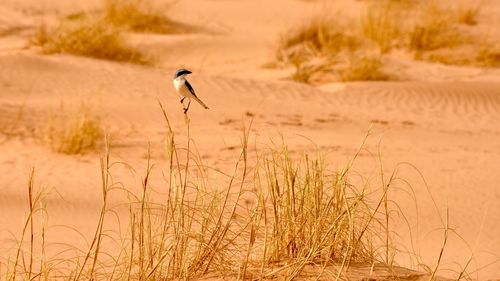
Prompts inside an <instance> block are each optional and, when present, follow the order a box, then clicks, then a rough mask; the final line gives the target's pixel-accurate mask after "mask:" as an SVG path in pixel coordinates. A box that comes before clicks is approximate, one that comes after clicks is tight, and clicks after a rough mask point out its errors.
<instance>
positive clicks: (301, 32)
mask: <svg viewBox="0 0 500 281" xmlns="http://www.w3.org/2000/svg"><path fill="white" fill-rule="evenodd" d="M346 30H348V29H346V28H345V27H344V26H343V25H341V24H339V23H338V22H336V21H334V20H332V19H330V18H326V17H318V18H316V19H313V20H312V21H310V22H309V23H308V24H306V25H304V26H301V27H299V28H297V29H294V30H292V31H290V32H289V33H287V34H286V35H284V36H282V38H281V41H280V43H279V47H278V51H277V54H276V57H277V60H278V62H280V63H282V64H284V65H293V66H294V67H295V70H296V71H295V74H293V76H292V79H294V80H296V81H299V82H306V83H308V82H310V80H311V78H312V77H313V76H314V75H315V74H316V73H319V72H323V71H325V70H327V69H329V68H330V67H329V66H330V65H332V64H333V62H334V61H335V60H337V58H338V57H340V56H343V55H345V54H347V53H351V52H353V51H355V50H357V49H358V48H360V46H361V44H362V41H361V40H359V38H358V37H357V36H356V35H355V34H354V33H349V32H346Z"/></svg>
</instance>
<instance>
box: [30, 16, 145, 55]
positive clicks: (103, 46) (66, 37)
mask: <svg viewBox="0 0 500 281" xmlns="http://www.w3.org/2000/svg"><path fill="white" fill-rule="evenodd" d="M32 43H33V44H36V45H39V46H41V47H42V51H43V52H44V53H47V54H53V53H67V54H74V55H80V56H86V57H94V58H99V59H107V60H113V61H120V62H131V63H137V64H150V63H151V61H150V60H149V59H148V58H146V56H145V55H144V54H142V53H141V52H139V51H138V50H136V49H134V48H132V47H130V46H128V45H127V44H126V43H125V40H124V38H123V36H122V34H121V32H120V31H119V30H118V29H116V28H114V27H112V26H109V25H107V24H106V23H105V22H103V21H102V20H95V19H94V20H92V19H84V20H77V21H75V22H63V23H62V24H61V25H60V26H59V28H57V29H55V30H54V31H52V32H50V31H47V29H46V28H45V27H40V29H39V30H38V32H37V33H36V34H35V36H34V39H33V40H32Z"/></svg>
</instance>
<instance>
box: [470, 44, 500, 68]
mask: <svg viewBox="0 0 500 281" xmlns="http://www.w3.org/2000/svg"><path fill="white" fill-rule="evenodd" d="M476 60H477V61H478V62H479V63H480V64H482V65H483V66H486V67H500V47H499V46H498V45H494V44H485V45H484V46H483V47H481V48H480V49H479V51H478V52H477V54H476Z"/></svg>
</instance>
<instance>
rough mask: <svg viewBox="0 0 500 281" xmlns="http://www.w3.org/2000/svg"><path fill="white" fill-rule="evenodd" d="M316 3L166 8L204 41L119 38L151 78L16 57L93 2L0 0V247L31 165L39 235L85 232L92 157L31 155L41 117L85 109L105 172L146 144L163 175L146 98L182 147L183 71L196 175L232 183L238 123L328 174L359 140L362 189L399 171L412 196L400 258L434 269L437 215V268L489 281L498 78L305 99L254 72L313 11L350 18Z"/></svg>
mask: <svg viewBox="0 0 500 281" xmlns="http://www.w3.org/2000/svg"><path fill="white" fill-rule="evenodd" d="M320 2H321V1H292V0H279V1H260V0H258V1H202V0H195V1H189V3H187V2H179V3H177V4H176V5H175V6H174V8H173V11H174V12H172V13H171V14H172V17H174V18H175V19H176V20H179V21H182V22H189V23H191V24H193V25H203V26H204V27H205V28H206V29H208V30H210V32H196V33H191V34H180V35H144V34H141V35H131V36H130V40H131V41H132V42H135V43H136V44H138V46H139V48H141V49H144V50H149V51H150V52H151V53H152V54H154V55H156V56H157V58H158V59H159V62H160V63H159V64H158V66H156V67H146V66H137V65H129V64H121V63H115V62H109V61H103V60H96V59H90V58H83V57H77V56H70V55H42V54H40V53H39V51H38V50H37V49H36V48H32V47H26V41H27V38H28V37H29V34H30V32H32V30H33V29H34V28H35V27H36V23H37V20H38V17H39V15H40V14H45V15H46V17H48V18H51V17H56V16H57V15H59V14H68V13H71V12H73V11H74V10H79V9H92V8H95V7H96V5H98V1H91V2H87V3H86V4H81V5H80V4H79V5H77V6H78V7H75V6H74V5H68V3H66V1H62V0H60V1H43V3H42V2H39V1H28V0H24V1H21V3H18V1H10V0H7V1H5V0H4V1H2V4H0V15H1V16H0V121H2V122H3V123H4V124H15V125H16V126H14V127H15V128H17V129H16V130H15V131H14V132H12V134H11V135H9V134H7V133H5V134H0V175H1V177H0V178H1V180H0V231H1V232H0V239H2V240H0V249H6V248H9V247H11V246H12V245H13V240H12V237H11V235H10V234H9V233H13V234H15V235H18V234H19V233H20V231H21V229H22V225H23V220H24V218H25V216H26V212H27V203H26V202H27V199H26V189H27V187H26V186H27V185H26V183H27V181H28V176H29V172H30V169H31V167H32V166H33V165H34V164H36V178H37V180H36V185H37V186H38V187H44V188H46V189H47V190H51V192H50V196H49V198H50V200H48V203H47V204H48V211H49V213H50V216H49V223H50V224H51V225H53V226H57V225H67V226H71V227H73V228H76V229H78V230H79V232H80V233H81V234H82V235H83V236H84V237H90V236H91V235H92V233H93V231H94V228H95V224H96V221H97V217H98V212H99V207H100V204H101V203H100V183H99V182H100V174H99V153H91V154H87V155H84V156H68V155H63V154H58V153H55V152H53V151H51V150H50V149H49V148H47V146H44V145H43V144H42V143H40V141H39V140H37V139H36V138H35V137H33V130H36V129H37V128H40V127H43V125H44V124H43V123H44V122H45V120H46V116H47V114H48V113H49V112H51V111H55V110H59V109H60V108H61V106H63V107H64V108H71V107H74V106H77V105H78V104H80V103H82V101H85V102H87V103H89V104H91V105H92V106H93V107H94V108H95V109H96V110H97V111H98V112H100V113H101V114H102V116H103V120H104V124H105V126H106V128H107V129H108V131H109V132H110V133H111V135H112V137H113V144H114V147H113V149H112V158H113V159H114V160H115V161H126V162H127V163H129V164H130V165H131V166H132V167H134V168H136V169H143V168H144V154H145V151H146V147H147V143H148V141H150V142H151V144H152V148H153V150H152V151H153V154H152V159H153V161H154V162H155V163H158V165H159V166H161V165H163V164H164V163H163V164H162V161H164V160H162V159H163V151H162V142H163V141H164V139H165V134H166V128H165V124H164V122H163V117H162V115H161V111H160V109H159V107H158V103H157V99H160V100H161V101H162V103H164V105H165V106H166V108H167V112H168V114H169V118H170V119H171V122H172V124H173V127H174V130H175V131H176V134H178V136H179V139H182V137H185V135H186V130H185V121H184V116H183V114H182V109H181V105H180V103H179V101H178V98H177V95H175V94H174V92H173V87H172V84H171V76H172V74H173V73H174V71H175V70H176V69H177V68H180V67H186V68H188V69H190V70H191V71H192V72H193V75H191V77H190V81H191V83H192V85H194V87H195V89H196V90H197V92H198V93H199V97H200V98H201V99H202V100H203V101H204V102H205V103H206V104H207V105H208V106H209V107H210V110H204V109H203V108H202V107H200V106H199V105H197V104H194V103H193V104H192V105H191V106H192V108H191V110H190V112H189V116H190V119H191V137H193V138H194V139H195V140H196V145H197V149H198V150H199V153H200V155H201V156H202V158H203V159H204V161H205V163H206V164H207V165H210V166H213V167H215V168H217V169H220V170H225V171H228V172H229V171H230V169H231V167H232V164H234V161H235V160H236V158H237V154H238V152H237V150H235V148H237V147H239V144H240V131H241V127H242V124H243V123H245V122H246V124H248V122H249V120H250V119H251V118H252V117H253V125H252V128H253V130H252V132H251V134H252V136H251V138H252V139H253V140H254V141H255V143H256V145H257V146H258V147H264V148H265V147H266V146H267V145H269V144H270V140H271V139H279V137H280V134H281V135H283V136H284V138H285V139H286V142H287V144H288V146H289V148H290V149H291V151H293V152H296V153H301V152H313V153H314V151H315V149H316V148H319V150H320V151H321V152H324V153H325V155H327V161H328V162H329V163H330V168H331V169H340V168H342V167H343V166H345V165H346V164H347V163H348V161H349V160H350V159H351V158H352V157H353V155H354V154H355V152H356V150H357V148H358V147H359V145H360V144H361V142H362V140H363V138H364V136H365V134H366V133H367V132H368V131H369V130H370V136H369V137H368V139H367V143H366V146H365V149H364V150H363V151H362V153H361V154H360V157H359V158H358V159H357V160H356V162H355V166H354V168H355V170H356V171H357V172H359V173H360V174H362V175H364V177H366V178H375V177H376V176H375V175H376V173H377V172H378V169H379V168H378V165H379V161H378V157H377V154H378V153H380V155H381V159H382V164H383V170H384V171H385V173H386V174H389V173H390V172H392V171H393V170H394V169H397V175H398V178H400V179H404V181H403V180H400V181H397V183H396V185H397V186H398V187H401V188H403V187H407V185H411V187H412V189H413V192H414V196H415V198H412V196H409V195H408V193H406V192H404V191H399V190H395V191H394V193H393V194H392V196H394V201H395V202H397V204H398V205H399V207H400V208H401V209H402V210H403V211H405V213H406V214H407V215H408V218H409V220H410V221H411V224H412V231H414V235H415V236H414V237H413V238H414V239H413V240H414V241H413V243H412V242H410V237H409V232H408V229H407V228H406V227H405V226H404V224H403V223H400V224H399V225H395V226H394V230H395V231H397V232H398V234H399V235H400V236H401V237H400V239H401V244H402V245H404V246H405V247H407V248H411V246H412V244H413V248H414V251H415V252H416V253H418V254H419V255H420V256H421V259H422V261H423V262H425V263H426V264H427V265H429V266H431V267H433V265H434V264H435V262H436V260H437V257H438V255H439V248H440V246H441V243H442V231H440V230H439V229H440V228H442V225H441V222H440V218H439V216H441V217H444V214H445V211H446V208H447V209H448V211H449V214H450V215H449V224H450V226H451V227H452V228H453V229H454V230H455V231H456V233H457V234H459V235H460V237H462V238H463V240H465V241H467V243H468V245H467V244H466V243H464V242H463V241H461V239H459V238H458V236H457V235H453V236H452V237H451V238H450V241H449V244H448V245H447V248H446V251H445V256H444V259H443V262H442V264H443V267H444V268H450V269H452V270H460V266H463V265H464V264H465V262H466V261H467V259H468V258H469V256H470V255H471V253H473V254H474V261H473V263H472V264H471V265H470V268H469V272H472V275H471V276H472V278H474V279H479V280H485V279H494V278H497V279H498V278H500V261H499V256H498V253H500V224H499V223H498V222H499V219H500V203H499V202H500V186H499V184H500V174H499V169H500V70H498V69H483V68H475V67H457V66H443V65H440V64H432V63H426V62H414V61H413V62H412V61H410V62H409V61H406V62H404V64H403V66H402V69H403V70H404V73H405V75H406V76H407V77H408V79H407V80H406V81H399V82H355V83H331V84H324V85H317V86H311V85H306V84H300V83H296V82H293V81H290V80H288V79H285V77H286V75H287V72H286V71H283V70H279V69H270V68H267V67H265V64H266V63H268V62H269V61H271V60H272V58H273V52H274V48H275V43H276V40H277V38H278V36H279V34H280V33H282V32H284V31H285V30H287V28H289V27H290V26H293V24H294V23H297V22H300V21H301V20H303V19H306V18H308V17H309V16H310V15H313V14H314V13H316V12H317V11H319V10H322V9H324V7H325V5H326V6H327V7H328V9H331V10H332V11H336V10H337V11H338V10H340V11H342V12H344V13H346V14H355V13H357V11H358V10H359V7H360V5H363V3H361V1H347V0H345V1H338V3H334V4H325V3H320ZM485 2H486V4H485V5H489V7H490V8H489V9H486V10H488V15H490V14H491V13H493V12H495V11H496V12H498V13H497V14H495V15H497V16H498V15H499V14H500V5H498V3H496V4H495V3H494V2H495V1H485ZM80 6H81V7H80ZM490 16H491V15H490ZM19 114H20V115H19ZM16 116H21V117H20V118H16ZM16 122H17V123H16ZM115 173H116V177H117V178H119V179H120V180H121V181H123V182H126V184H127V185H128V186H129V187H132V188H133V187H138V186H139V184H140V175H138V174H136V173H133V172H131V171H130V170H127V169H125V168H122V169H117V171H116V172H115ZM157 176H158V177H157V178H156V179H155V181H156V183H157V186H161V178H160V176H159V175H157ZM56 190H57V192H56ZM431 197H432V198H434V200H435V202H436V205H437V206H435V205H434V203H433V200H432V199H431ZM415 202H417V204H418V209H417V210H416V209H415ZM417 221H418V228H417V227H415V224H416V222H417ZM48 237H50V238H49V239H50V241H52V242H69V241H74V239H75V237H78V235H76V234H75V233H74V232H72V231H70V230H67V229H64V228H61V227H53V228H52V229H51V235H50V236H48ZM415 237H417V238H418V239H417V238H415ZM398 258H399V259H400V260H399V263H400V264H401V265H403V266H409V267H410V266H415V265H414V264H408V262H407V260H408V259H407V258H405V255H403V254H401V255H398ZM420 269H421V268H420ZM442 274H443V275H444V276H446V275H450V274H451V276H453V273H450V272H443V273H442Z"/></svg>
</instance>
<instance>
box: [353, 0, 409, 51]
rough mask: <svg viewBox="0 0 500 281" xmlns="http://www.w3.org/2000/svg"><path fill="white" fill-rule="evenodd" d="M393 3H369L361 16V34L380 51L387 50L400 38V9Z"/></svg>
mask: <svg viewBox="0 0 500 281" xmlns="http://www.w3.org/2000/svg"><path fill="white" fill-rule="evenodd" d="M394 5H395V4H391V2H388V3H386V4H383V5H370V6H369V7H368V10H367V11H366V13H365V14H364V15H362V17H361V33H362V35H363V36H365V37H366V38H368V39H370V40H371V41H373V42H374V43H375V44H377V46H378V48H379V50H380V52H381V53H386V52H388V51H389V50H390V49H392V48H393V47H394V45H395V44H396V43H397V41H398V40H399V39H400V38H401V34H402V26H401V11H400V10H399V9H396V8H394Z"/></svg>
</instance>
